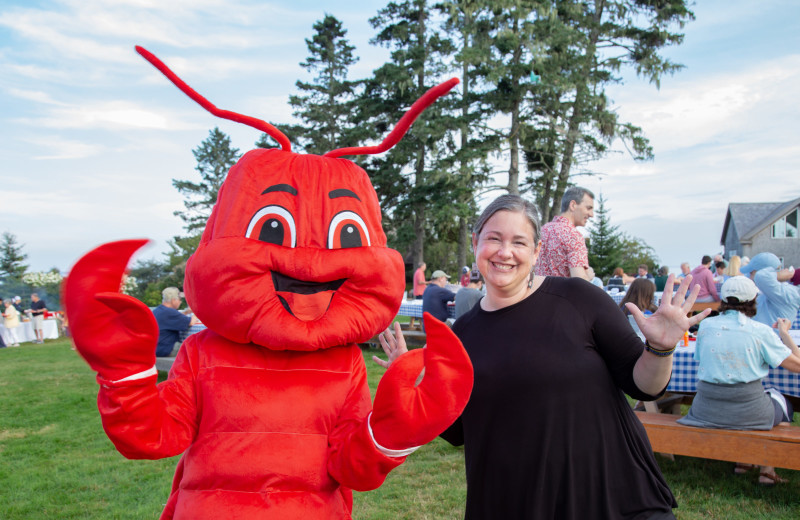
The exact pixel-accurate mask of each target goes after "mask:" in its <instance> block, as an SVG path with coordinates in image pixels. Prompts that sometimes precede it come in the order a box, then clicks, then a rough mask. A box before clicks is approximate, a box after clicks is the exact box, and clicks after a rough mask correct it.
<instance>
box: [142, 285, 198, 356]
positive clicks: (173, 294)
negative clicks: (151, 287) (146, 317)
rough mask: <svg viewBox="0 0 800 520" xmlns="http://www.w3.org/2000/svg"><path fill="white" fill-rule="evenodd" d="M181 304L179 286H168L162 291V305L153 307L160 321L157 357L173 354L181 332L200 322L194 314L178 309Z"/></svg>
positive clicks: (157, 319)
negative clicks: (186, 313)
mask: <svg viewBox="0 0 800 520" xmlns="http://www.w3.org/2000/svg"><path fill="white" fill-rule="evenodd" d="M180 306H181V293H180V291H178V288H177V287H167V288H166V289H164V290H163V291H161V305H159V306H158V307H156V308H155V309H153V315H154V316H155V317H156V322H157V323H158V344H157V345H156V357H166V356H169V355H170V354H172V350H173V349H174V348H175V343H177V342H178V341H179V340H180V333H181V332H185V331H187V330H189V327H191V326H192V325H195V324H196V323H199V322H198V320H197V318H195V317H194V316H187V315H185V314H183V313H182V312H180V311H178V309H179V308H180Z"/></svg>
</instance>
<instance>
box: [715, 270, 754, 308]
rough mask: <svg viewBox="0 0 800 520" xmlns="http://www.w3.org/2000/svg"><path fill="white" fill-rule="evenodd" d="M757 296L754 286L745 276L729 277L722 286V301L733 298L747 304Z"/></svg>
mask: <svg viewBox="0 0 800 520" xmlns="http://www.w3.org/2000/svg"><path fill="white" fill-rule="evenodd" d="M757 295H758V288H757V287H756V284H755V283H754V282H753V280H751V279H750V278H748V277H746V276H731V277H730V278H728V279H727V280H726V281H725V283H724V284H722V299H723V300H727V299H728V298H730V297H733V298H736V299H737V300H739V301H740V302H749V301H751V300H755V299H756V296H757Z"/></svg>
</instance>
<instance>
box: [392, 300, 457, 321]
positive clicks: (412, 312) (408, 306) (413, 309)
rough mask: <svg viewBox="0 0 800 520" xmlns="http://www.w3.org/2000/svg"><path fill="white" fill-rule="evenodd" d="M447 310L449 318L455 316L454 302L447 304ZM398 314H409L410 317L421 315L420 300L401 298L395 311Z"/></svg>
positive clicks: (419, 316)
mask: <svg viewBox="0 0 800 520" xmlns="http://www.w3.org/2000/svg"><path fill="white" fill-rule="evenodd" d="M447 312H448V313H450V317H451V318H455V317H456V306H455V304H454V303H450V304H448V305H447ZM397 315H398V316H411V317H412V318H421V317H422V300H403V303H401V304H400V310H399V311H397Z"/></svg>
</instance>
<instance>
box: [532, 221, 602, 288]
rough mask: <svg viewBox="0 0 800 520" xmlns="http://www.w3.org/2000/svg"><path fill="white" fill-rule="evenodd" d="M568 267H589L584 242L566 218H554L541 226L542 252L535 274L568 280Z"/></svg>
mask: <svg viewBox="0 0 800 520" xmlns="http://www.w3.org/2000/svg"><path fill="white" fill-rule="evenodd" d="M570 267H584V268H586V267H589V252H588V251H587V250H586V240H584V238H583V235H581V233H580V231H578V230H577V229H575V226H573V225H572V222H570V221H569V220H568V219H567V218H566V217H562V216H561V215H558V216H556V217H555V218H554V219H553V220H552V221H550V222H548V223H547V224H545V225H544V226H542V250H541V252H540V253H539V259H538V260H537V261H536V274H537V275H540V276H562V277H565V278H569V268H570Z"/></svg>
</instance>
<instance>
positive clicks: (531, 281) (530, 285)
mask: <svg viewBox="0 0 800 520" xmlns="http://www.w3.org/2000/svg"><path fill="white" fill-rule="evenodd" d="M531 287H533V271H531V275H530V278H528V289H530V288H531Z"/></svg>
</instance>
